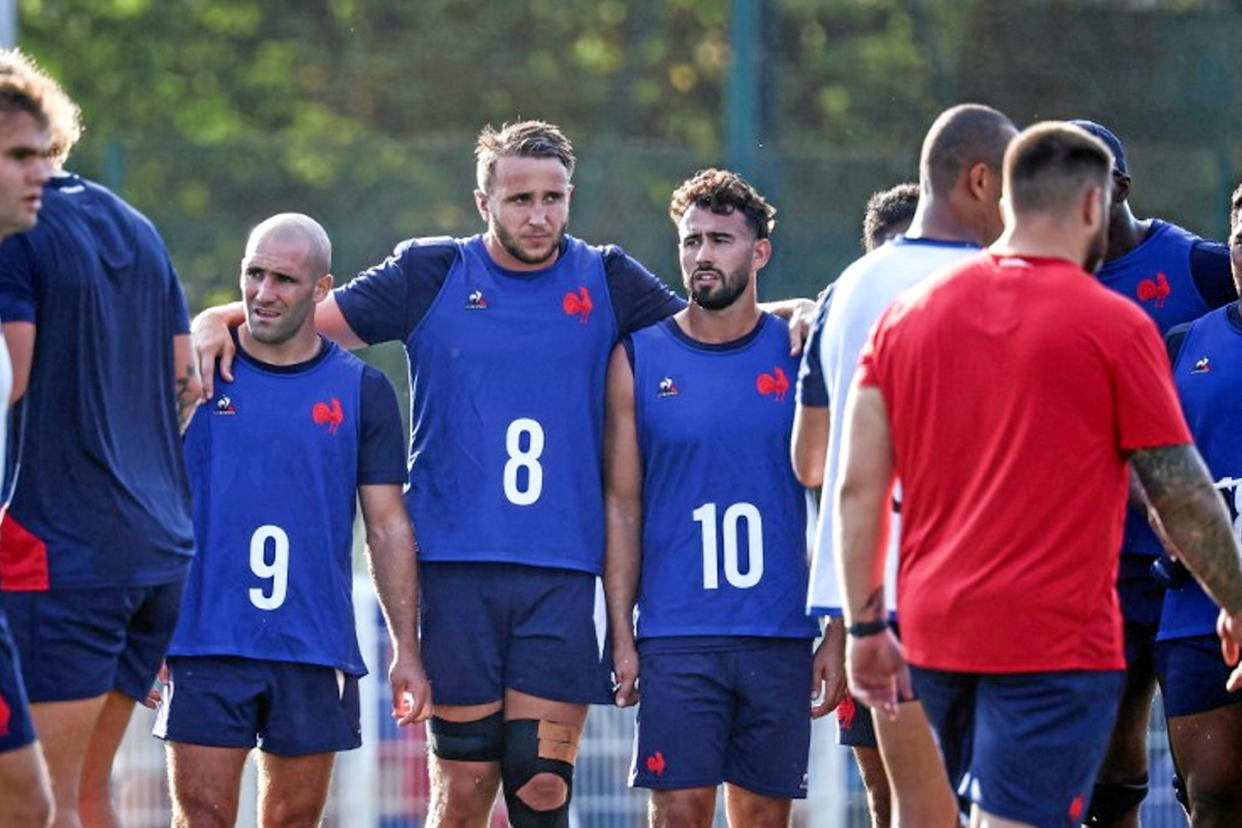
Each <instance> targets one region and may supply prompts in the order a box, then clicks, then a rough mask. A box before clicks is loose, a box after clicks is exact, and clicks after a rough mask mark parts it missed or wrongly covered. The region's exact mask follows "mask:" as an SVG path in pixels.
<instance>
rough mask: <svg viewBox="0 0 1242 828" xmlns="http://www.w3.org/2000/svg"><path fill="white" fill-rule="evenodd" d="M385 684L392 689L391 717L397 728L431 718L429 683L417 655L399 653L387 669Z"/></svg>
mask: <svg viewBox="0 0 1242 828" xmlns="http://www.w3.org/2000/svg"><path fill="white" fill-rule="evenodd" d="M388 685H389V686H390V687H391V688H392V717H393V718H394V719H396V720H397V727H405V726H406V725H411V724H421V723H422V722H425V721H427V720H428V719H430V718H431V682H429V681H427V674H426V673H425V672H424V671H423V661H422V659H421V658H419V657H418V656H417V655H403V654H402V653H400V652H398V653H397V655H395V656H394V657H393V660H392V664H390V665H389V667H388Z"/></svg>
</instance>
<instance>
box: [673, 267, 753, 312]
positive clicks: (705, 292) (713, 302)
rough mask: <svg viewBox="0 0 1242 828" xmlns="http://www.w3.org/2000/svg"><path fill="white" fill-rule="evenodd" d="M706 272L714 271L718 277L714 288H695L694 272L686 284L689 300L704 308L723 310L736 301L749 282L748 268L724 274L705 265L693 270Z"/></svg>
mask: <svg viewBox="0 0 1242 828" xmlns="http://www.w3.org/2000/svg"><path fill="white" fill-rule="evenodd" d="M707 272H711V273H715V274H716V276H717V278H719V279H720V284H719V285H717V286H716V287H714V288H703V289H695V288H694V287H693V285H694V274H691V276H690V284H689V285H687V286H686V292H687V293H689V294H690V299H691V301H693V302H694V304H696V305H698V306H699V307H700V308H703V309H704V310H709V311H719V310H724V309H725V308H727V307H729V306H730V305H732V304H733V303H734V302H736V301H737V299H738V297H739V296H741V295H742V294H743V293H744V292H745V291H746V286H747V285H749V284H750V271H749V270H739V271H737V272H734V273H729V274H726V273H724V272H723V271H721V270H719V269H717V268H714V267H705V268H701V269H700V270H697V271H695V273H707Z"/></svg>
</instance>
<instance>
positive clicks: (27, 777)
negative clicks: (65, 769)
mask: <svg viewBox="0 0 1242 828" xmlns="http://www.w3.org/2000/svg"><path fill="white" fill-rule="evenodd" d="M0 802H3V803H4V804H5V807H4V809H3V810H0V826H3V825H6V824H7V823H6V821H5V812H15V813H16V814H26V815H34V814H38V815H42V814H43V813H45V812H46V811H48V810H49V809H50V807H51V790H50V789H49V787H48V778H47V770H46V769H45V768H44V766H43V753H42V751H41V750H40V748H39V744H38V742H32V743H29V744H26V745H24V746H22V747H16V748H12V749H10V750H5V751H3V752H0ZM17 824H19V825H29V824H33V823H29V822H18V823H17Z"/></svg>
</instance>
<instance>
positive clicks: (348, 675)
mask: <svg viewBox="0 0 1242 828" xmlns="http://www.w3.org/2000/svg"><path fill="white" fill-rule="evenodd" d="M331 255H332V254H331V246H330V244H329V241H328V236H327V233H325V232H324V229H323V228H322V227H321V226H320V225H319V224H318V223H317V222H316V221H314V219H311V218H310V217H308V216H304V215H300V214H297V213H284V214H281V215H277V216H273V217H272V218H269V219H268V220H266V221H264V222H263V223H261V224H259V226H257V227H256V228H255V229H254V230H253V231H252V232H251V234H250V239H249V241H248V242H247V244H246V252H245V258H243V259H242V263H241V292H242V297H243V302H244V304H245V309H246V322H245V323H244V324H243V325H242V326H241V327H239V328H237V329H236V330H235V334H234V335H235V336H236V345H237V353H238V357H239V358H238V359H237V361H236V362H235V363H234V368H233V380H232V382H229V383H220V384H219V385H218V386H217V388H216V391H215V397H214V398H213V399H212V400H211V402H210V403H209V404H207V405H205V406H203V407H202V408H201V409H200V410H199V411H198V413H197V414H196V415H195V417H194V419H193V421H192V422H191V423H190V428H189V430H188V431H187V432H186V441H185V454H186V466H187V468H188V471H189V475H190V483H191V490H192V493H193V500H194V525H195V535H196V538H197V540H198V543H199V553H198V556H197V557H196V558H195V560H194V564H193V566H192V567H191V568H190V575H189V578H188V580H187V583H186V592H185V604H184V607H183V609H182V613H181V620H180V622H179V623H178V625H177V631H176V634H175V635H174V637H173V641H172V645H171V647H170V648H169V655H168V667H169V677H168V687H167V690H166V692H165V694H164V699H163V701H162V703H161V708H160V713H159V716H158V718H157V721H156V726H155V733H156V735H157V736H159V737H161V738H163V739H165V740H167V741H168V759H169V769H170V777H171V783H172V784H171V787H172V794H173V824H174V825H205V824H217V823H219V824H228V825H231V824H233V822H235V821H236V818H237V807H238V805H237V800H238V789H239V785H240V782H241V774H242V769H243V767H244V765H245V762H246V757H247V756H248V755H249V753H250V750H251V748H253V747H255V746H256V745H257V746H258V748H259V750H260V754H259V756H260V759H259V772H260V777H261V783H260V790H261V791H262V794H261V796H260V800H259V821H260V822H261V823H262V824H264V825H270V824H276V823H280V824H296V825H314V824H317V823H318V821H319V818H320V816H321V814H322V812H323V807H324V803H325V801H326V799H327V795H328V781H329V779H330V777H331V773H332V765H333V760H334V758H335V752H336V751H340V750H348V749H351V748H356V747H358V746H359V745H360V744H361V730H360V727H359V700H358V679H359V678H360V677H361V676H362V675H364V674H365V673H366V667H365V665H364V664H363V661H362V655H361V653H360V652H359V650H358V642H357V639H356V637H355V635H354V614H353V606H352V602H351V600H350V589H351V585H352V583H353V575H352V566H351V563H352V557H353V555H352V552H353V522H354V511H355V509H354V503H355V497H356V498H357V500H358V502H359V503H361V505H362V518H363V521H364V523H365V525H366V535H367V547H368V564H369V566H370V570H371V573H372V577H373V578H374V581H375V586H376V592H377V593H378V595H379V600H380V606H381V607H382V608H383V611H384V616H385V618H386V619H387V621H388V630H389V637H390V642H391V645H392V651H393V660H392V664H391V666H390V668H389V679H390V681H391V684H392V698H393V717H394V718H395V719H397V720H398V723H399V724H402V725H405V724H410V723H412V722H418V721H423V720H425V719H426V718H427V717H428V716H429V715H430V712H431V700H430V693H429V686H428V684H427V679H426V676H425V674H424V672H423V668H422V663H421V660H420V658H419V652H418V637H417V633H416V625H417V620H416V619H417V605H418V600H417V596H418V582H417V577H416V569H415V562H414V536H413V533H412V531H411V527H410V521H409V519H408V516H407V514H406V511H405V503H404V501H403V499H402V496H401V484H402V482H403V481H404V479H405V455H404V451H403V447H402V444H403V438H404V435H403V434H402V429H401V420H400V414H399V411H398V407H397V397H396V392H395V391H394V390H393V387H392V384H391V383H390V382H389V381H388V379H387V378H386V377H385V376H384V375H383V374H382V373H380V372H379V371H377V370H376V369H374V368H371V367H370V366H368V365H366V364H365V363H363V362H362V361H361V360H359V359H358V358H357V357H354V356H353V355H351V354H350V353H349V352H348V351H346V350H344V349H343V348H341V347H340V346H338V345H335V344H333V343H332V342H330V341H329V340H327V339H325V338H323V337H321V336H320V335H318V334H317V333H315V305H316V304H317V303H319V302H321V301H323V299H324V298H325V297H326V296H327V295H328V293H329V291H331V289H332V276H331V274H330V272H329V269H330V263H331Z"/></svg>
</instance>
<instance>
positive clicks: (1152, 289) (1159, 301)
mask: <svg viewBox="0 0 1242 828" xmlns="http://www.w3.org/2000/svg"><path fill="white" fill-rule="evenodd" d="M1172 292H1173V289H1172V288H1171V287H1169V277H1168V276H1165V275H1164V273H1163V272H1160V273H1157V274H1156V278H1155V280H1154V281H1153V280H1151V279H1144V280H1143V281H1141V282H1139V285H1138V298H1139V301H1140V302H1150V301H1152V300H1153V299H1154V300H1155V301H1156V307H1158V308H1163V307H1164V300H1165V299H1168V298H1169V294H1170V293H1172Z"/></svg>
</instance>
